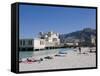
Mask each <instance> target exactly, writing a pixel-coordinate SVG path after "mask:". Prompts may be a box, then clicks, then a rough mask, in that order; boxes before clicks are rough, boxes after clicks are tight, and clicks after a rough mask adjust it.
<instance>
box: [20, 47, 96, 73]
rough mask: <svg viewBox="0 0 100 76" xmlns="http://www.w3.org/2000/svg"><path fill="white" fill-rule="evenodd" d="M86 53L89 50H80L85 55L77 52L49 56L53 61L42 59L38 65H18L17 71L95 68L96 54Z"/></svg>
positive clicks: (34, 63)
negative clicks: (60, 55) (61, 55)
mask: <svg viewBox="0 0 100 76" xmlns="http://www.w3.org/2000/svg"><path fill="white" fill-rule="evenodd" d="M93 49H94V51H95V50H96V49H95V48H93ZM88 51H89V48H82V53H83V52H85V53H87V54H79V52H78V51H77V52H74V51H68V54H66V55H65V56H64V57H55V56H54V55H53V54H52V55H50V56H52V57H53V59H47V60H45V59H44V60H43V61H41V62H40V63H39V62H32V63H30V64H29V63H19V71H35V70H48V69H65V68H66V69H68V68H85V67H96V53H89V52H88ZM44 57H45V56H44ZM37 58H38V56H37Z"/></svg>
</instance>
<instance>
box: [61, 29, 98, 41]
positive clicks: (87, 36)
mask: <svg viewBox="0 0 100 76" xmlns="http://www.w3.org/2000/svg"><path fill="white" fill-rule="evenodd" d="M91 36H96V30H95V29H91V28H85V29H83V30H79V31H75V32H71V33H68V34H60V35H59V38H60V40H61V42H63V41H64V40H67V41H70V40H73V39H78V40H83V41H85V42H89V41H90V40H91Z"/></svg>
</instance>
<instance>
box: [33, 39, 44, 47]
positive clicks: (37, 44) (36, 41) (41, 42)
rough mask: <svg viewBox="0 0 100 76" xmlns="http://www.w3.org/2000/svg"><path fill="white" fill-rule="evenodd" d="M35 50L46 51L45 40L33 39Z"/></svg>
mask: <svg viewBox="0 0 100 76" xmlns="http://www.w3.org/2000/svg"><path fill="white" fill-rule="evenodd" d="M33 48H34V49H44V48H45V40H44V39H39V38H35V39H33Z"/></svg>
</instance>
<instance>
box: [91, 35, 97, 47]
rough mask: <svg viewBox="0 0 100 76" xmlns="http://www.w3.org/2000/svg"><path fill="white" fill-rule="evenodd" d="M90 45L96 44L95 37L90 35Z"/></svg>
mask: <svg viewBox="0 0 100 76" xmlns="http://www.w3.org/2000/svg"><path fill="white" fill-rule="evenodd" d="M91 44H93V45H95V44H96V37H95V36H93V35H91Z"/></svg>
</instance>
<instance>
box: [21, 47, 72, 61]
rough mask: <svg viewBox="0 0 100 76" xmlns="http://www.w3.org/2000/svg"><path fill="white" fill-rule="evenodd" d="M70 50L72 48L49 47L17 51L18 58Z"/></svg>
mask: <svg viewBox="0 0 100 76" xmlns="http://www.w3.org/2000/svg"><path fill="white" fill-rule="evenodd" d="M72 50H73V48H59V49H49V50H47V49H46V50H40V51H19V59H22V58H28V57H33V56H42V55H50V54H57V53H59V52H68V51H72Z"/></svg>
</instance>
